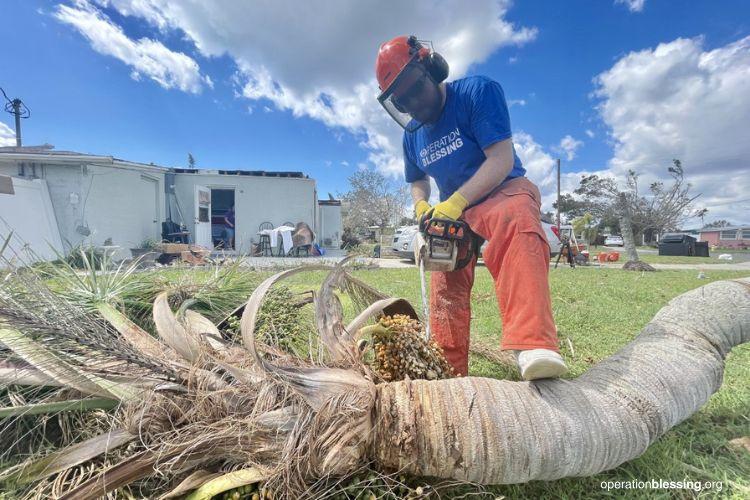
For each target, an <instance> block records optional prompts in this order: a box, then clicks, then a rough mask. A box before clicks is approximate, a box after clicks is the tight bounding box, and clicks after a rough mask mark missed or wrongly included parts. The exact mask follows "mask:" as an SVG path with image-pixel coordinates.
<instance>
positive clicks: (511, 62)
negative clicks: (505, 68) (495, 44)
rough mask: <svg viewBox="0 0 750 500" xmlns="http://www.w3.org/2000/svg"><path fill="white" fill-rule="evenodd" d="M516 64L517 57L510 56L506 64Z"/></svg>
mask: <svg viewBox="0 0 750 500" xmlns="http://www.w3.org/2000/svg"><path fill="white" fill-rule="evenodd" d="M517 62H518V56H511V57H509V58H508V64H516V63H517Z"/></svg>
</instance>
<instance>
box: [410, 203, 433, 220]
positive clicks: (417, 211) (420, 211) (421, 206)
mask: <svg viewBox="0 0 750 500" xmlns="http://www.w3.org/2000/svg"><path fill="white" fill-rule="evenodd" d="M431 208H432V205H430V204H429V203H427V202H426V201H424V200H419V201H418V202H416V203H415V204H414V215H416V216H417V220H419V219H421V218H422V216H423V215H424V214H426V213H427V211H428V210H430V209H431Z"/></svg>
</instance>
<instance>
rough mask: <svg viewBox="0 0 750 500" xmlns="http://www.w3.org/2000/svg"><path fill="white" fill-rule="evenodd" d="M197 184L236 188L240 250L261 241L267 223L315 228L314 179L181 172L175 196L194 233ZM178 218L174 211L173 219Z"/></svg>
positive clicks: (178, 175)
mask: <svg viewBox="0 0 750 500" xmlns="http://www.w3.org/2000/svg"><path fill="white" fill-rule="evenodd" d="M195 186H205V187H207V188H213V189H234V190H235V193H234V196H235V198H234V204H235V214H236V217H235V219H236V220H235V227H236V231H235V247H236V249H237V250H238V251H240V252H243V253H246V252H249V251H250V245H251V243H258V236H257V233H258V229H259V227H260V225H261V224H262V223H263V222H270V223H271V224H272V225H273V226H274V227H277V226H280V225H282V224H283V223H285V222H292V223H295V224H296V223H297V222H306V223H307V224H308V225H309V226H310V227H311V228H312V229H313V231H315V218H316V217H315V216H316V213H315V212H316V207H317V199H316V195H315V181H314V180H313V179H300V178H287V177H259V176H249V175H247V176H245V175H220V174H188V173H178V174H177V175H176V176H175V195H176V197H177V199H178V201H179V203H180V209H181V210H182V214H183V216H184V218H185V224H186V225H187V228H188V231H190V234H191V235H194V234H195ZM177 217H178V216H177V215H176V214H175V213H174V211H173V218H175V219H176V218H177ZM177 222H179V221H177Z"/></svg>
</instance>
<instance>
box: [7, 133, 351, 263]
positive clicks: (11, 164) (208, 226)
mask: <svg viewBox="0 0 750 500" xmlns="http://www.w3.org/2000/svg"><path fill="white" fill-rule="evenodd" d="M3 180H4V181H3ZM3 185H6V186H9V188H8V189H6V190H5V191H3V190H2V189H0V218H2V220H3V221H5V224H3V223H2V221H0V236H3V235H4V234H5V233H7V232H8V228H10V229H13V230H14V234H15V235H16V236H17V237H18V238H20V239H21V240H23V241H24V242H26V243H28V244H29V245H30V246H32V248H33V249H34V250H35V251H37V253H39V254H40V255H43V256H49V251H48V246H47V245H46V244H45V245H42V244H41V243H40V242H41V241H44V242H49V243H50V244H51V245H52V246H53V247H55V248H58V250H60V249H61V250H63V251H65V252H67V251H69V250H70V249H71V248H73V247H75V246H77V245H79V244H83V245H94V246H102V245H104V244H105V243H107V244H111V245H114V246H117V247H119V248H118V249H117V251H116V256H117V257H119V258H126V257H128V256H129V251H128V249H129V248H135V247H138V246H139V245H140V244H141V242H143V241H144V240H146V239H156V240H161V239H162V237H163V236H164V235H165V234H164V231H163V229H164V226H163V223H165V222H167V221H172V222H174V223H177V224H180V225H183V226H184V227H185V229H186V233H187V234H186V236H187V239H188V240H189V241H190V242H191V243H197V244H200V245H203V246H206V247H208V248H213V247H214V246H216V245H220V244H223V243H224V242H223V240H224V239H225V238H224V234H223V229H224V215H225V213H226V211H227V209H228V208H229V207H230V206H235V213H236V216H235V224H236V235H235V246H234V249H235V250H237V251H239V252H241V253H247V252H249V251H250V249H251V245H252V244H253V243H257V242H258V231H259V230H260V228H261V226H262V225H263V227H268V226H272V227H278V226H281V225H283V224H285V223H292V224H296V223H298V222H305V223H307V224H308V225H309V226H310V227H311V228H312V230H313V231H314V232H317V231H318V229H317V226H318V224H319V223H320V221H324V222H323V223H324V224H325V228H324V230H325V235H321V236H320V237H318V239H317V241H318V243H319V244H320V245H323V244H324V243H328V242H330V244H331V245H334V244H337V241H338V235H340V234H341V227H340V224H341V218H340V213H339V214H338V218H337V216H336V214H334V213H332V212H333V211H336V210H338V212H340V206H339V207H332V206H328V205H322V206H320V207H319V205H318V200H317V194H316V185H315V181H314V180H313V179H310V178H309V177H307V176H306V175H304V174H303V173H302V172H266V171H243V170H231V171H230V170H203V169H179V168H176V169H175V168H165V167H161V166H157V165H153V164H143V163H137V162H130V161H126V160H121V159H117V158H113V157H111V156H101V155H90V154H81V153H76V152H72V151H56V150H54V149H53V148H52V147H51V146H42V147H21V148H13V147H10V148H8V147H6V148H0V186H3ZM13 186H16V187H17V188H18V189H13ZM6 191H10V192H6ZM32 192H33V194H32ZM45 207H46V208H45ZM324 207H325V208H324ZM319 209H324V210H325V212H326V214H325V215H324V216H321V214H320V213H319ZM32 213H33V214H34V215H33V217H32ZM40 217H41V218H42V219H43V221H42V219H40V221H42V222H35V223H33V225H32V224H27V223H26V222H30V223H31V222H32V221H34V220H36V218H40ZM323 236H325V238H323ZM324 239H325V241H324ZM32 242H33V244H32ZM59 247H61V248H59ZM40 250H41V251H40Z"/></svg>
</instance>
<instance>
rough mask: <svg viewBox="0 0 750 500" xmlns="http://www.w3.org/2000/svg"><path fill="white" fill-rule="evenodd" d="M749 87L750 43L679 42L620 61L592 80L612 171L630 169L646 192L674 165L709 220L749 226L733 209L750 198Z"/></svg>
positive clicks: (740, 210)
mask: <svg viewBox="0 0 750 500" xmlns="http://www.w3.org/2000/svg"><path fill="white" fill-rule="evenodd" d="M748 81H750V37H746V38H743V39H740V40H738V41H736V42H733V43H730V44H728V45H725V46H722V47H719V48H716V49H713V50H704V49H703V40H702V39H701V38H695V39H677V40H674V41H672V42H670V43H664V44H661V45H659V46H658V47H656V48H655V49H647V50H642V51H640V52H631V53H629V54H627V55H625V56H624V57H622V58H621V59H620V60H619V61H617V62H616V63H615V64H614V66H613V67H612V68H610V69H609V70H608V71H606V72H604V73H602V74H600V75H598V76H597V77H596V79H595V85H596V90H595V95H596V96H597V97H598V98H600V99H601V102H600V103H599V112H600V114H601V117H602V119H603V120H604V122H605V123H606V124H607V125H608V126H609V127H610V135H611V138H612V139H613V140H614V143H615V151H614V157H613V158H612V160H611V161H610V165H609V167H610V170H611V171H612V173H613V174H615V175H617V176H618V177H622V176H623V174H624V173H625V172H626V171H627V170H629V169H634V170H636V171H638V172H639V173H641V174H642V176H643V181H644V185H647V183H650V182H652V181H654V180H657V179H664V178H666V175H667V171H666V169H667V167H669V166H670V165H671V159H672V158H679V159H680V160H682V163H683V167H684V170H685V174H686V178H687V180H688V181H689V182H690V183H691V184H692V185H693V186H694V191H695V192H696V193H699V192H702V193H703V196H702V197H701V198H700V202H701V204H703V205H705V206H706V207H708V208H709V210H710V212H709V214H712V217H716V218H725V219H728V220H732V221H735V222H744V223H747V222H750V213H749V212H748V211H747V210H746V208H743V207H746V206H747V204H744V205H743V204H742V203H741V202H740V201H739V200H742V199H746V198H748V193H749V192H750V160H749V158H750V141H748V140H747V119H748V116H750V92H748V87H747V82H748ZM712 207H713V208H712Z"/></svg>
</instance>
